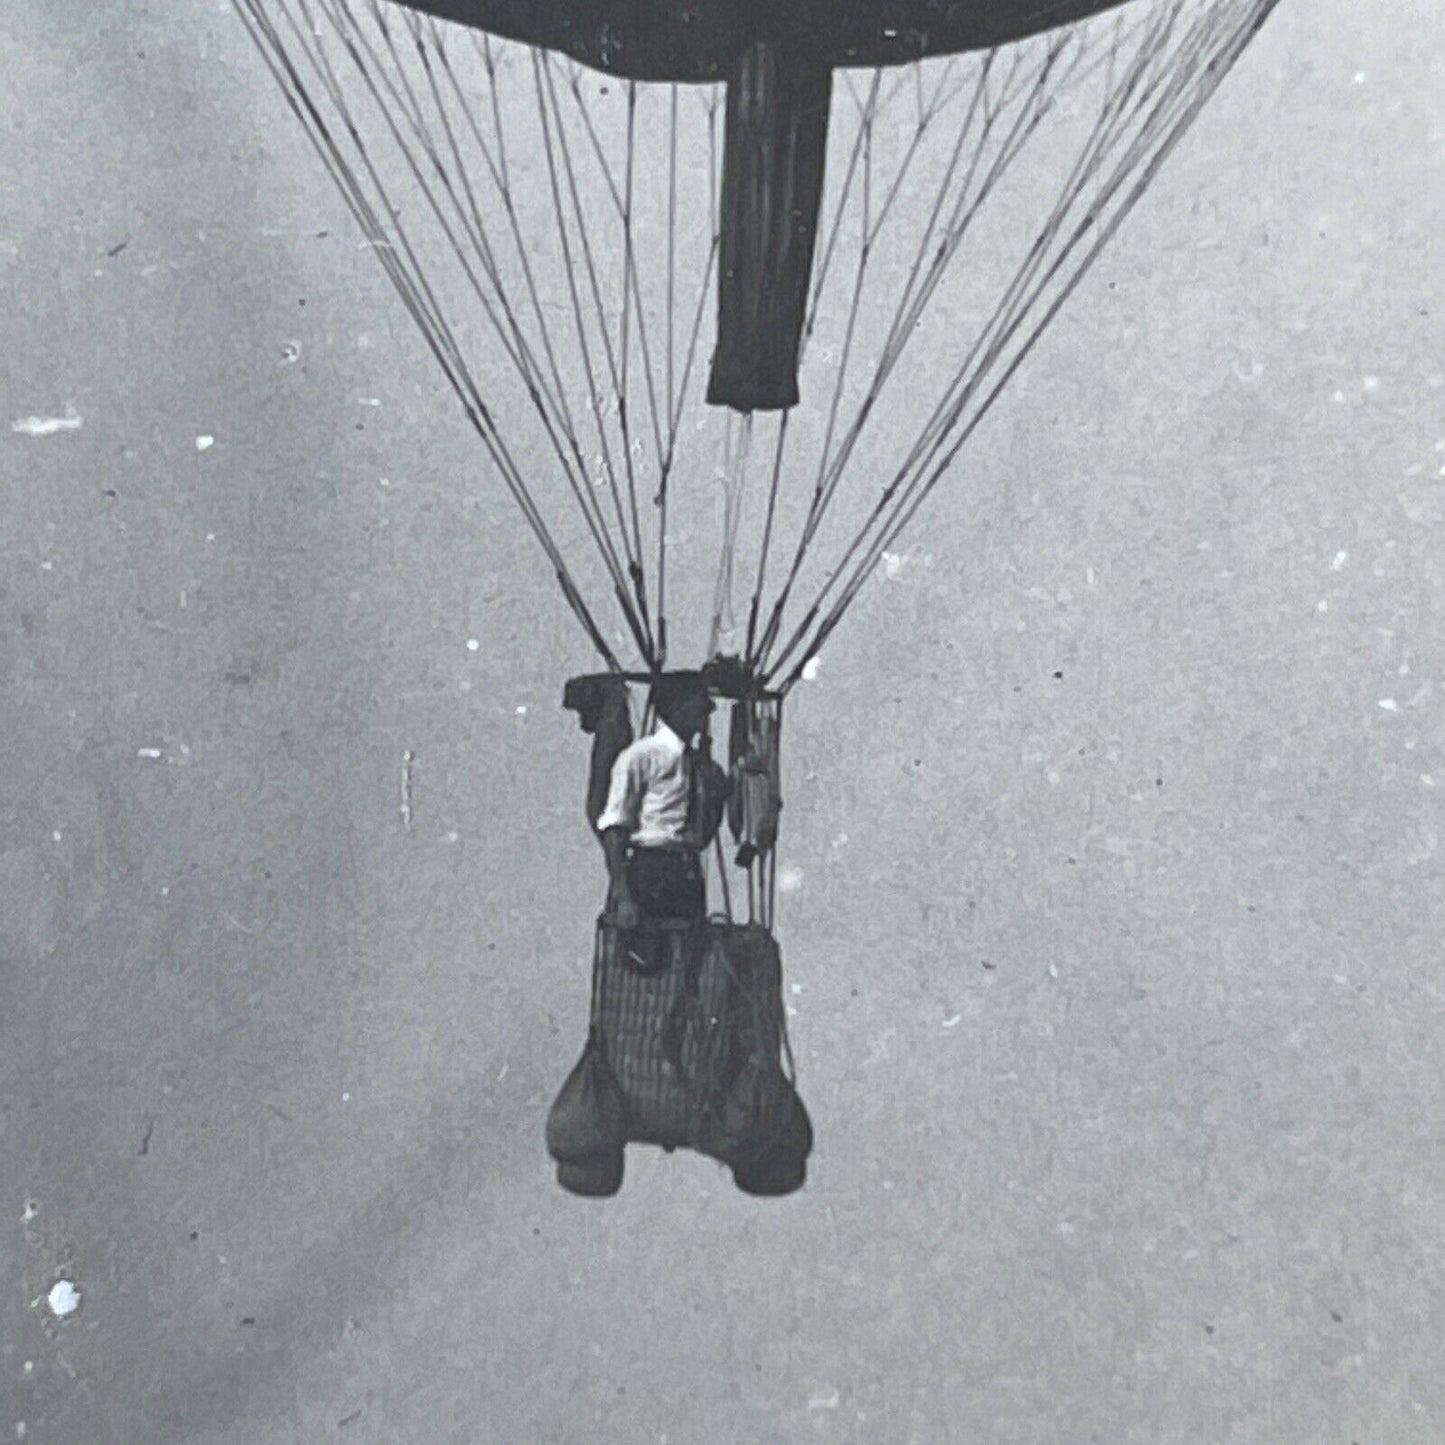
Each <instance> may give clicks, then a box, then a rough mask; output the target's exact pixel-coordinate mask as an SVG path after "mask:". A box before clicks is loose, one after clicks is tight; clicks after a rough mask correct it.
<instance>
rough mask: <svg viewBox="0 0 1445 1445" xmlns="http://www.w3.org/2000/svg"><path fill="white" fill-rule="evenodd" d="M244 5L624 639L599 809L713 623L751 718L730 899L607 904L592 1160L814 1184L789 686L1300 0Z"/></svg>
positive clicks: (595, 1186)
mask: <svg viewBox="0 0 1445 1445" xmlns="http://www.w3.org/2000/svg"><path fill="white" fill-rule="evenodd" d="M233 3H234V4H235V7H236V9H237V11H238V12H239V14H240V15H241V17H242V18H243V20H244V21H245V23H246V25H247V27H248V28H249V30H250V33H251V34H252V36H253V38H254V39H255V40H256V42H257V45H258V48H259V50H260V53H261V55H262V56H263V58H264V59H265V62H266V63H267V65H268V66H269V67H270V69H271V72H272V73H273V75H274V76H275V78H276V80H277V82H278V84H279V85H280V88H281V90H282V92H283V94H284V95H285V97H286V100H287V102H288V103H289V105H290V108H291V110H292V111H293V112H294V114H295V116H296V118H297V119H298V120H299V122H300V124H301V125H302V127H303V128H304V130H305V132H306V134H307V135H308V137H309V138H310V140H311V141H312V143H313V144H314V146H315V148H316V150H317V152H318V154H319V156H320V158H321V160H322V162H323V164H324V166H325V168H326V169H327V170H328V171H329V173H330V175H331V176H332V179H333V180H334V181H335V183H336V185H337V186H338V187H339V189H340V191H341V194H342V195H343V196H344V198H345V200H346V202H347V204H348V206H349V207H350V209H351V210H352V212H353V214H354V215H355V217H356V220H357V222H358V223H359V225H360V227H361V230H362V232H363V234H364V236H365V237H366V239H367V241H368V242H369V243H370V245H371V247H372V248H373V249H374V251H375V254H376V256H377V258H378V260H379V261H380V263H381V265H382V266H383V267H384V268H385V270H386V272H387V274H388V275H389V276H390V278H391V280H392V281H393V282H394V284H395V287H396V289H397V291H398V293H399V295H400V297H401V299H402V301H403V303H404V304H405V306H406V307H407V309H408V310H409V312H410V313H411V315H412V317H413V318H414V319H415V321H416V323H417V325H418V327H419V329H420V331H421V334H422V336H423V337H424V339H425V342H426V344H427V345H428V347H429V348H430V350H431V352H432V353H433V355H434V357H435V359H436V361H437V363H438V365H439V367H440V371H441V374H442V376H443V377H444V378H445V380H446V382H447V383H448V384H449V385H450V386H451V387H452V388H453V390H454V391H455V392H456V394H457V396H458V398H459V399H460V401H461V403H462V407H463V410H464V413H465V415H466V417H467V420H468V421H469V423H470V424H471V426H472V428H473V429H474V430H475V432H476V434H477V436H478V438H479V440H480V441H481V443H482V446H483V448H484V450H485V452H486V454H487V455H488V457H489V459H490V461H491V463H492V467H493V470H494V472H495V474H496V477H497V479H498V480H499V481H500V483H501V486H502V488H503V489H504V490H505V491H506V492H507V493H509V494H510V496H511V498H512V500H513V501H514V502H515V503H516V506H517V510H518V512H519V514H520V516H521V517H522V519H523V520H524V522H525V523H526V525H527V526H528V527H529V528H530V530H531V531H532V533H533V535H534V536H535V538H536V541H537V543H538V546H539V548H540V551H541V554H542V557H543V559H544V565H545V566H546V567H547V569H548V570H549V571H550V572H551V574H552V575H553V576H554V577H555V579H556V581H557V583H558V586H559V589H560V592H561V596H562V598H563V600H564V602H565V604H566V605H567V607H568V608H569V609H570V610H571V612H572V613H573V615H574V616H575V617H576V619H577V621H578V623H579V625H580V628H581V632H582V635H583V636H584V637H585V638H586V639H587V641H588V643H589V645H590V646H591V648H592V649H593V651H594V652H595V653H596V655H597V657H598V658H599V659H600V661H601V664H602V668H603V670H602V671H600V672H597V673H594V674H587V675H580V676H578V677H576V678H573V679H572V680H571V682H570V683H569V684H568V686H567V690H566V694H565V700H566V702H567V705H568V706H571V707H573V708H574V709H575V710H576V711H577V712H578V714H579V718H580V719H581V721H582V724H583V726H584V728H585V729H586V730H587V731H589V732H590V733H592V735H593V737H594V744H593V756H592V776H591V779H590V784H589V790H588V796H589V802H588V814H589V817H591V818H592V819H593V820H594V821H595V820H596V819H597V817H598V816H599V813H600V810H601V809H602V808H603V807H604V805H605V798H606V794H607V791H608V784H609V769H611V768H612V767H613V766H614V763H615V762H616V760H617V759H618V758H619V757H620V756H623V749H624V748H626V747H628V746H629V745H631V743H632V737H633V733H634V731H635V729H634V726H633V723H634V720H640V721H641V722H642V724H643V727H644V730H645V729H646V728H647V726H648V724H649V723H650V721H651V719H650V718H649V717H648V716H646V713H647V707H646V699H647V696H648V691H647V690H649V689H650V690H651V693H652V694H653V695H656V694H657V691H658V689H659V687H660V686H661V685H663V684H665V682H666V680H667V679H668V678H669V677H670V676H671V675H672V674H673V673H674V672H675V670H676V669H675V668H674V667H673V666H672V665H671V659H672V658H673V657H674V655H675V654H676V653H677V651H678V644H677V640H676V639H677V637H678V635H679V634H680V633H681V634H686V639H685V643H684V645H685V646H686V648H687V649H688V651H689V652H691V653H692V658H691V660H693V661H694V662H695V663H696V665H697V669H698V672H699V675H700V677H701V680H702V683H703V685H704V686H705V687H706V688H707V690H708V691H709V693H710V694H711V696H713V697H714V698H715V699H717V700H718V701H720V702H721V703H722V704H723V705H724V706H725V707H727V708H729V709H730V712H731V715H730V719H729V726H728V733H727V744H726V771H727V773H728V775H729V777H730V779H731V795H730V797H729V798H728V799H727V801H726V806H725V814H726V818H725V822H726V828H725V831H726V833H727V834H728V835H729V836H730V839H731V848H725V847H724V845H723V842H722V833H721V832H719V833H718V835H717V836H716V837H714V838H712V839H710V840H709V842H708V848H709V852H710V856H711V867H712V869H713V881H715V883H716V885H717V888H718V890H719V893H720V897H719V898H716V899H714V900H713V902H714V903H715V904H716V905H719V906H718V907H716V908H715V909H714V912H713V913H712V914H711V915H705V916H704V917H703V918H702V919H701V920H700V921H699V920H697V919H682V920H671V921H670V920H667V919H663V920H662V921H660V922H658V921H655V920H652V921H649V922H648V923H647V924H646V925H645V926H641V925H639V926H632V924H631V921H630V920H629V923H628V926H623V925H622V924H620V923H619V922H618V920H617V918H616V917H611V916H609V913H608V912H606V911H604V914H603V916H602V917H601V918H600V919H599V920H598V925H597V941H596V954H595V967H594V978H593V998H592V1007H591V1027H590V1032H589V1037H588V1043H587V1047H586V1049H585V1051H584V1054H583V1058H582V1060H581V1062H580V1063H579V1064H578V1066H577V1068H576V1069H575V1070H574V1071H573V1074H572V1076H571V1077H570V1078H569V1080H568V1082H567V1084H566V1086H565V1087H564V1089H563V1092H562V1094H561V1095H560V1096H559V1098H558V1101H557V1104H556V1105H555V1106H554V1108H553V1111H552V1114H551V1116H550V1118H549V1123H548V1131H547V1137H548V1146H549V1149H550V1151H551V1153H552V1154H553V1156H554V1158H555V1159H556V1160H557V1162H558V1167H559V1178H560V1179H561V1182H562V1183H563V1184H564V1185H565V1186H566V1187H568V1188H571V1189H574V1190H575V1191H576V1192H580V1193H592V1194H607V1193H611V1192H613V1191H614V1190H615V1189H616V1188H617V1187H618V1185H619V1184H620V1180H621V1172H622V1158H623V1149H624V1146H625V1145H626V1144H627V1143H629V1142H636V1141H645V1142H651V1143H656V1144H661V1145H663V1146H665V1147H669V1148H671V1147H675V1146H678V1145H686V1146H690V1147H694V1148H697V1149H700V1150H702V1151H703V1152H705V1153H709V1154H711V1155H713V1156H715V1157H717V1158H718V1159H720V1160H722V1161H723V1162H725V1163H727V1164H729V1165H730V1166H731V1167H732V1168H733V1172H734V1175H735V1177H736V1178H737V1180H738V1183H739V1184H740V1185H741V1186H742V1187H743V1188H744V1189H747V1190H750V1191H751V1192H753V1193H759V1194H772V1193H786V1192H789V1191H790V1190H792V1189H796V1188H797V1187H798V1186H799V1185H800V1184H801V1183H802V1182H803V1177H804V1172H805V1160H806V1158H807V1155H808V1151H809V1149H810V1147H811V1141H812V1133H811V1125H810V1123H809V1120H808V1117H807V1113H806V1111H805V1110H804V1109H803V1106H802V1103H801V1100H800V1099H799V1098H798V1095H797V1093H796V1090H795V1088H794V1085H793V1077H792V1068H791V1055H790V1051H789V1050H788V1047H787V1039H786V1027H785V1012H784V1009H783V1007H782V1002H781V962H780V956H779V952H778V948H777V944H776V940H775V938H774V934H773V928H774V922H775V886H774V883H775V877H776V849H777V843H778V836H779V827H778V825H779V819H780V808H781V803H782V771H781V763H780V745H781V737H782V716H783V707H784V702H785V700H786V698H787V696H788V694H789V693H790V691H791V690H792V688H793V687H794V686H795V685H796V684H797V682H798V681H799V680H800V679H801V678H802V677H804V676H805V675H807V674H808V671H809V668H810V664H811V663H812V662H813V660H814V659H815V658H816V657H817V655H818V653H819V650H820V649H821V648H822V646H823V645H824V643H825V642H826V641H827V640H828V638H829V637H830V636H831V635H832V633H833V631H834V629H835V628H836V627H837V626H838V625H839V623H840V621H841V620H842V618H843V617H844V615H845V613H847V611H848V610H849V608H850V607H851V606H852V604H853V602H854V601H855V600H856V599H857V597H858V596H859V594H860V592H861V591H862V589H863V588H864V586H865V584H866V582H867V580H868V579H869V577H870V576H872V575H873V574H874V573H875V572H876V570H877V569H878V567H879V565H880V562H881V560H882V559H883V558H884V556H885V554H886V553H887V551H888V549H889V548H891V547H893V546H895V545H896V543H897V541H898V538H899V537H900V536H901V535H902V534H903V532H904V530H905V529H906V528H907V527H908V526H909V524H910V523H911V522H912V521H913V520H914V518H915V517H916V515H917V513H918V512H919V510H920V508H921V507H922V506H923V505H924V504H925V502H926V501H927V499H928V497H929V495H930V494H931V493H932V491H933V490H934V488H935V487H937V486H938V485H939V484H940V483H941V482H942V481H943V480H944V479H945V478H946V477H948V476H950V475H951V474H955V473H957V472H958V471H960V470H961V461H962V458H963V457H964V454H965V449H966V447H967V444H968V442H969V440H970V438H972V437H973V436H974V435H975V433H976V431H977V429H978V427H979V426H980V424H981V422H982V421H983V419H984V418H985V416H986V415H987V414H988V412H989V411H990V409H991V408H992V407H993V405H994V403H995V402H996V401H997V399H998V397H999V396H1000V395H1001V393H1002V392H1003V391H1004V389H1005V388H1006V386H1007V385H1008V383H1009V382H1010V381H1011V380H1012V378H1013V377H1014V376H1015V374H1016V373H1017V372H1018V370H1019V368H1020V367H1021V366H1022V364H1023V362H1024V361H1025V359H1026V358H1027V356H1028V354H1029V353H1030V351H1031V350H1032V349H1033V347H1034V346H1035V345H1036V344H1037V342H1038V341H1039V339H1040V337H1041V336H1042V335H1043V334H1044V332H1045V330H1046V329H1047V328H1048V326H1049V325H1050V323H1051V322H1052V321H1053V320H1054V319H1055V317H1056V316H1057V315H1058V314H1059V313H1060V311H1061V310H1062V309H1063V308H1064V305H1065V303H1066V301H1067V300H1068V299H1069V297H1070V296H1071V295H1072V293H1073V292H1074V291H1075V289H1076V288H1077V286H1078V285H1079V283H1080V281H1081V280H1082V278H1083V277H1084V275H1085V274H1086V273H1087V271H1088V269H1089V267H1090V266H1091V264H1092V263H1093V261H1094V260H1095V259H1096V258H1097V257H1098V256H1099V254H1100V253H1101V251H1102V250H1103V248H1104V247H1105V246H1106V245H1107V243H1108V241H1109V240H1110V238H1111V237H1112V236H1113V235H1114V233H1115V232H1116V231H1117V229H1118V227H1119V226H1120V225H1121V224H1122V222H1123V220H1124V218H1125V217H1126V216H1127V215H1128V213H1129V212H1130V210H1131V209H1132V208H1133V207H1134V205H1135V204H1136V203H1137V202H1138V201H1139V199H1140V197H1141V196H1142V195H1143V194H1144V193H1145V191H1146V190H1147V189H1148V187H1149V185H1150V183H1151V182H1152V181H1153V179H1154V177H1155V176H1156V174H1157V173H1158V171H1159V170H1160V168H1161V166H1162V165H1163V162H1164V160H1165V159H1166V157H1167V156H1168V154H1169V153H1170V151H1171V150H1172V149H1173V147H1174V146H1175V145H1176V144H1177V143H1178V142H1179V140H1180V139H1181V137H1182V136H1183V135H1184V133H1185V132H1186V131H1187V130H1188V128H1189V126H1190V124H1191V122H1192V121H1193V120H1194V118H1195V117H1196V116H1197V115H1198V113H1199V111H1200V109H1201V108H1202V107H1203V106H1204V104H1205V103H1206V102H1207V101H1208V99H1209V98H1210V96H1211V95H1213V94H1214V92H1215V91H1216V89H1217V88H1218V86H1219V85H1220V83H1221V82H1222V80H1223V79H1224V77H1225V75H1226V74H1227V73H1228V71H1229V69H1230V68H1231V66H1232V65H1233V64H1234V62H1235V61H1236V60H1237V59H1238V58H1239V56H1240V55H1241V54H1242V53H1243V52H1244V50H1245V48H1246V47H1247V46H1248V44H1249V42H1250V41H1251V39H1252V38H1253V37H1254V35H1255V34H1256V33H1257V32H1258V30H1259V28H1260V27H1261V26H1262V25H1263V23H1264V21H1265V20H1266V19H1267V17H1268V16H1269V14H1270V12H1271V11H1272V10H1273V8H1274V6H1275V4H1276V3H1277V0H854V3H829V0H773V3H771V4H767V3H763V0H425V3H410V4H402V3H397V0H233ZM930 327H931V328H932V340H931V342H930V343H929V345H930V351H929V354H930V356H931V357H932V358H934V359H933V360H931V361H930V363H929V365H928V367H927V368H925V369H922V370H920V369H919V368H916V367H914V366H911V365H910V362H911V359H912V358H913V357H914V356H916V355H917V354H918V345H919V343H918V341H917V338H918V337H919V335H920V334H928V333H929V331H930ZM709 342H710V358H709V359H708V360H707V361H706V362H705V361H704V357H703V352H704V348H705V347H706V346H707V345H708V343H709ZM939 356H942V358H943V360H942V361H939V360H937V358H938V357H939ZM704 372H705V373H706V375H705V376H704ZM717 514H720V516H718V520H717V526H716V531H717V536H718V541H717V545H716V547H715V548H712V549H711V555H710V557H709V558H708V565H707V566H706V567H700V566H699V564H698V561H697V556H698V551H699V549H698V547H697V545H696V535H697V534H698V533H699V532H700V531H701V530H702V529H703V528H704V526H705V525H706V524H707V523H708V522H709V521H711V520H712V519H713V518H714V516H715V515H717ZM569 518H570V519H571V520H570V523H568V519H569ZM564 524H566V525H570V526H571V530H572V536H571V537H570V538H569V537H568V536H567V534H566V533H565V532H564V530H563V528H564ZM579 539H580V541H579ZM629 689H632V690H633V691H634V692H636V693H637V694H638V695H637V696H635V697H631V698H629ZM608 718H610V719H611V721H610V722H607V721H605V719H608ZM785 1061H787V1062H786V1066H785Z"/></svg>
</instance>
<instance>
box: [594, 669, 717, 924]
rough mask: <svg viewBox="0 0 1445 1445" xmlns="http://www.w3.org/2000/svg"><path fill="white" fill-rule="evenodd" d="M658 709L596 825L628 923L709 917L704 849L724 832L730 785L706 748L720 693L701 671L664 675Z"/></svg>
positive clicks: (626, 753) (622, 763) (616, 909)
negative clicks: (709, 685)
mask: <svg viewBox="0 0 1445 1445" xmlns="http://www.w3.org/2000/svg"><path fill="white" fill-rule="evenodd" d="M652 708H653V711H654V712H655V713H656V714H657V726H656V728H655V729H654V730H653V732H651V733H650V734H649V735H648V736H647V737H643V738H639V739H638V740H637V741H636V742H635V743H632V744H631V745H630V746H629V747H627V748H625V749H624V750H623V751H622V753H621V754H620V755H619V756H618V759H617V761H616V763H614V764H613V768H612V786H611V788H610V790H609V792H608V795H607V806H606V807H605V808H604V809H603V811H602V814H601V816H600V817H599V818H598V819H597V824H596V826H597V831H598V833H599V834H600V835H601V838H602V849H603V852H604V853H605V854H606V856H607V876H608V880H609V883H610V889H609V894H608V905H607V911H608V913H609V914H610V915H611V916H612V919H613V921H614V922H616V923H617V924H618V925H619V926H620V927H622V928H635V927H636V926H637V924H638V923H639V922H640V921H641V920H642V919H643V918H692V919H698V918H701V917H703V916H704V914H705V913H706V911H707V894H706V889H705V888H704V885H703V876H702V863H701V858H700V854H701V853H702V851H703V849H705V848H706V847H707V846H708V845H709V844H710V843H711V842H712V840H713V837H714V836H715V835H716V833H717V830H718V825H719V824H720V822H721V821H722V813H723V808H724V806H725V804H726V801H727V795H728V791H729V788H730V783H729V780H728V777H727V775H726V774H725V773H724V772H723V770H722V769H721V768H720V767H718V765H717V764H716V763H715V762H713V760H712V758H711V757H710V756H709V754H708V751H707V742H706V733H707V724H708V718H709V717H711V716H712V713H713V700H712V696H711V694H710V693H709V692H708V689H707V684H706V683H705V682H704V681H703V678H702V675H701V674H700V673H695V672H676V673H668V674H667V675H665V676H663V677H659V678H658V679H657V680H656V681H655V682H654V683H653V685H652Z"/></svg>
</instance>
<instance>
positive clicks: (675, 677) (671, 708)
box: [652, 672, 713, 742]
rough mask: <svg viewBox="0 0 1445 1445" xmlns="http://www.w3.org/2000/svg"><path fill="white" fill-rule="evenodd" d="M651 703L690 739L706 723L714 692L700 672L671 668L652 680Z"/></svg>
mask: <svg viewBox="0 0 1445 1445" xmlns="http://www.w3.org/2000/svg"><path fill="white" fill-rule="evenodd" d="M652 706H653V707H654V708H655V709H656V711H657V715H658V717H660V718H661V719H662V720H663V722H665V723H666V724H667V725H668V727H670V728H671V729H672V730H673V732H675V733H676V734H677V735H678V737H680V738H681V739H682V740H683V742H690V741H691V740H692V739H693V738H694V737H695V736H696V735H697V734H698V733H700V732H702V730H703V729H704V728H705V727H706V726H707V720H708V718H709V717H711V716H712V712H713V700H712V694H711V693H709V692H708V690H707V684H706V683H705V682H704V681H703V680H702V675H701V673H696V672H670V673H667V674H666V675H664V676H663V677H659V678H658V679H657V681H656V682H654V683H653V684H652Z"/></svg>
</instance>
